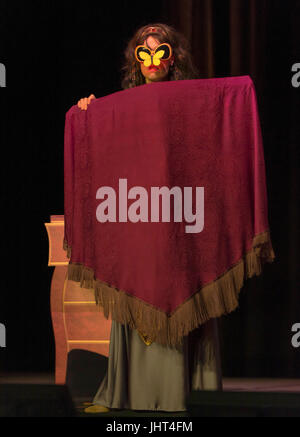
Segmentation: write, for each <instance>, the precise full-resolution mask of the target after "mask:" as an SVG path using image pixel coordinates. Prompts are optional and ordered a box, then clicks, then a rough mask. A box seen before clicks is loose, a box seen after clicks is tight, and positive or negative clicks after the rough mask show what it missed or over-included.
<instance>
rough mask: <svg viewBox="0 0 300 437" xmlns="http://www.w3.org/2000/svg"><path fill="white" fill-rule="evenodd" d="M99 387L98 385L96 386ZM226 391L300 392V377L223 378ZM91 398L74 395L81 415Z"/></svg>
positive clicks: (49, 380)
mask: <svg viewBox="0 0 300 437" xmlns="http://www.w3.org/2000/svg"><path fill="white" fill-rule="evenodd" d="M0 384H54V375H52V374H45V373H31V374H29V373H28V374H2V375H0ZM96 389H97V387H96ZM223 390H224V391H251V392H272V391H273V392H285V393H288V392H293V393H300V379H288V378H223ZM91 401H92V399H91V398H87V397H73V402H74V406H75V408H76V410H77V412H78V415H79V416H87V415H88V416H90V415H91V414H87V413H84V409H85V408H86V407H87V406H88V404H86V403H89V402H91ZM93 415H94V416H95V415H97V416H98V415H101V416H141V415H142V416H165V417H166V416H174V417H177V416H181V417H185V416H187V413H186V412H179V413H165V412H162V413H160V412H139V411H131V410H117V411H116V410H113V411H111V412H108V413H100V414H93Z"/></svg>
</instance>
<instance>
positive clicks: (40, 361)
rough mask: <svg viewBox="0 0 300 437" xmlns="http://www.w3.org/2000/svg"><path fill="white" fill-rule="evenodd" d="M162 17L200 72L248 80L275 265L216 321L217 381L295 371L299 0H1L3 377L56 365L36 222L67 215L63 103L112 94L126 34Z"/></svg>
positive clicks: (46, 271)
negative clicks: (254, 100)
mask: <svg viewBox="0 0 300 437" xmlns="http://www.w3.org/2000/svg"><path fill="white" fill-rule="evenodd" d="M153 21H161V22H166V23H169V24H171V25H173V26H174V27H176V28H177V29H178V30H179V31H181V32H182V33H183V34H184V35H185V36H186V37H187V38H188V40H189V41H190V44H191V48H192V51H193V54H194V59H195V63H196V65H197V67H198V69H199V71H200V75H201V77H202V78H211V77H222V76H223V77H224V76H237V75H250V76H251V78H252V79H253V81H254V84H255V86H256V91H257V98H258V105H259V112H260V118H261V125H262V133H263V139H264V152H265V163H266V176H267V190H268V200H269V222H270V230H271V237H272V242H273V247H274V251H275V254H276V260H275V261H274V263H273V264H271V265H267V266H266V267H265V269H264V271H263V273H262V275H261V276H259V277H253V278H251V279H249V280H248V281H247V282H246V283H245V286H244V287H243V289H242V291H241V293H240V304H239V307H238V308H237V309H236V310H235V311H233V312H232V313H230V314H228V315H226V316H223V317H221V318H220V319H219V327H220V334H221V346H222V364H223V375H224V376H228V377H229V376H232V377H254V376H256V377H295V378H296V377H299V376H300V348H294V347H293V346H292V344H291V338H292V335H293V333H292V331H291V328H292V325H293V324H295V323H300V299H299V291H300V281H299V247H300V245H299V242H300V238H299V203H300V202H299V146H300V132H299V114H300V105H299V102H300V88H294V87H293V86H292V84H291V78H292V75H293V73H292V71H291V68H292V65H293V64H295V63H298V62H300V53H299V52H300V32H299V28H300V26H299V25H300V0H289V1H287V2H284V1H283V0H230V1H229V0H222V1H221V0H160V1H151V2H143V3H141V2H140V1H133V0H132V1H125V0H120V1H110V2H83V3H82V2H72V1H67V0H66V1H57V2H55V1H52V2H36V1H28V2H19V1H18V2H17V1H15V2H14V1H13V0H9V1H8V0H2V1H0V62H2V63H4V64H5V66H6V69H7V87H6V88H0V103H1V105H0V108H1V118H0V140H1V153H2V155H1V186H0V189H1V206H2V226H1V230H2V235H1V254H2V255H3V261H2V264H1V267H2V276H1V280H2V282H1V293H0V323H4V324H5V326H6V328H7V347H6V348H0V371H1V370H4V371H19V372H24V371H30V372H33V371H49V370H51V371H53V370H54V354H55V344H54V337H53V332H52V325H51V317H50V305H49V292H50V284H51V274H52V268H50V267H48V266H47V262H48V238H47V233H46V230H45V227H44V222H48V221H49V218H50V215H52V214H63V131H64V118H65V113H66V111H67V110H68V109H69V108H70V107H71V106H72V105H73V104H75V103H76V102H77V100H78V99H79V98H81V97H84V96H88V95H89V94H91V93H94V94H95V95H96V97H101V96H103V95H106V94H109V93H112V92H114V91H118V90H120V66H121V60H122V59H123V51H124V49H125V47H126V44H127V40H128V39H129V38H130V37H131V36H132V34H133V32H134V31H135V30H136V29H137V28H138V27H139V26H141V25H144V24H147V23H150V22H153Z"/></svg>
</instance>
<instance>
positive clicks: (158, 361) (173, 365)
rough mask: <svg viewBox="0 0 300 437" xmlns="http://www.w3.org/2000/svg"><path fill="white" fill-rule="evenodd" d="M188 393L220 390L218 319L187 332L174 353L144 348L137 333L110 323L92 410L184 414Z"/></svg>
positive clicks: (157, 346) (168, 349) (153, 345)
mask: <svg viewBox="0 0 300 437" xmlns="http://www.w3.org/2000/svg"><path fill="white" fill-rule="evenodd" d="M203 329H204V331H203ZM203 332H204V334H203ZM191 390H222V374H221V359H220V346H219V336H218V324H217V319H210V320H209V321H208V322H206V323H205V325H202V326H200V327H199V328H197V329H195V330H194V331H192V332H191V333H190V334H189V335H187V336H185V337H184V340H183V343H182V345H181V346H179V347H176V348H171V347H166V346H162V345H160V344H158V343H155V342H153V343H151V344H150V345H149V346H147V345H146V344H145V343H144V341H143V340H142V338H141V337H140V335H139V333H138V332H137V331H136V330H134V329H131V328H129V326H128V325H122V324H120V323H118V322H115V321H112V326H111V334H110V346H109V358H108V368H107V372H106V375H105V377H104V379H103V380H102V382H101V384H100V387H99V388H98V391H97V393H96V395H95V397H94V399H93V403H94V404H97V405H103V406H106V407H109V408H117V409H132V410H152V411H169V412H170V411H172V412H176V411H186V398H187V396H188V394H189V393H190V391H191Z"/></svg>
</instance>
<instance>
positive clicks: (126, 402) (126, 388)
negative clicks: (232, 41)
mask: <svg viewBox="0 0 300 437" xmlns="http://www.w3.org/2000/svg"><path fill="white" fill-rule="evenodd" d="M122 70H123V73H124V76H123V80H122V88H123V89H128V88H132V87H136V86H139V85H143V84H151V83H153V82H158V81H168V80H186V79H198V78H199V75H198V72H197V69H196V68H195V66H194V64H193V60H192V56H191V52H190V48H189V44H188V42H187V40H186V39H185V38H184V37H183V36H182V35H181V34H180V33H179V32H177V31H176V30H175V29H174V28H173V27H171V26H168V25H165V24H162V23H154V24H149V25H146V26H143V27H141V28H140V29H138V30H137V31H136V33H135V34H134V36H133V37H132V39H131V40H130V41H129V43H128V45H127V48H126V50H125V64H124V66H123V67H122ZM93 99H95V96H94V95H93V94H91V95H90V96H89V97H87V98H83V99H81V100H79V102H78V106H79V108H81V109H82V110H86V109H87V107H88V105H89V104H90V103H92V100H93ZM145 122H147V120H145ZM128 255H129V256H130V254H128ZM191 390H222V375H221V361H220V347H219V337H218V326H217V319H210V320H208V322H206V323H205V324H203V325H201V326H200V327H198V328H197V329H195V330H194V331H192V332H191V333H190V334H189V335H188V336H186V337H184V341H183V344H182V345H181V346H180V347H172V348H171V347H165V346H163V345H161V344H158V343H156V342H151V340H149V339H148V338H147V336H145V335H144V334H143V333H142V332H138V331H137V330H134V329H131V328H129V326H128V325H123V324H120V323H118V322H116V321H114V320H113V321H112V325H111V335H110V347H109V358H108V369H107V373H106V375H105V377H104V379H103V381H102V382H101V385H100V387H99V388H98V390H97V391H96V390H95V396H94V399H93V404H94V405H92V406H90V407H88V408H86V409H85V411H86V412H88V413H99V412H107V411H109V410H110V409H132V410H152V411H155V410H156V411H166V412H178V411H186V404H185V402H186V397H187V395H188V394H189V393H190V391H191Z"/></svg>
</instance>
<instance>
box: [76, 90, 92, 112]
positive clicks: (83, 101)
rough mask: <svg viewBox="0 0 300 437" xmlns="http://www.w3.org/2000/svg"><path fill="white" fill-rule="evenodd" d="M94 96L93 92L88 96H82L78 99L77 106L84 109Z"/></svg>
mask: <svg viewBox="0 0 300 437" xmlns="http://www.w3.org/2000/svg"><path fill="white" fill-rule="evenodd" d="M95 98H96V97H95V96H94V94H91V95H90V96H89V97H83V98H82V99H80V100H78V102H77V106H78V107H79V108H80V109H84V110H85V111H86V110H87V107H88V105H89V104H90V103H91V100H92V99H95Z"/></svg>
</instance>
